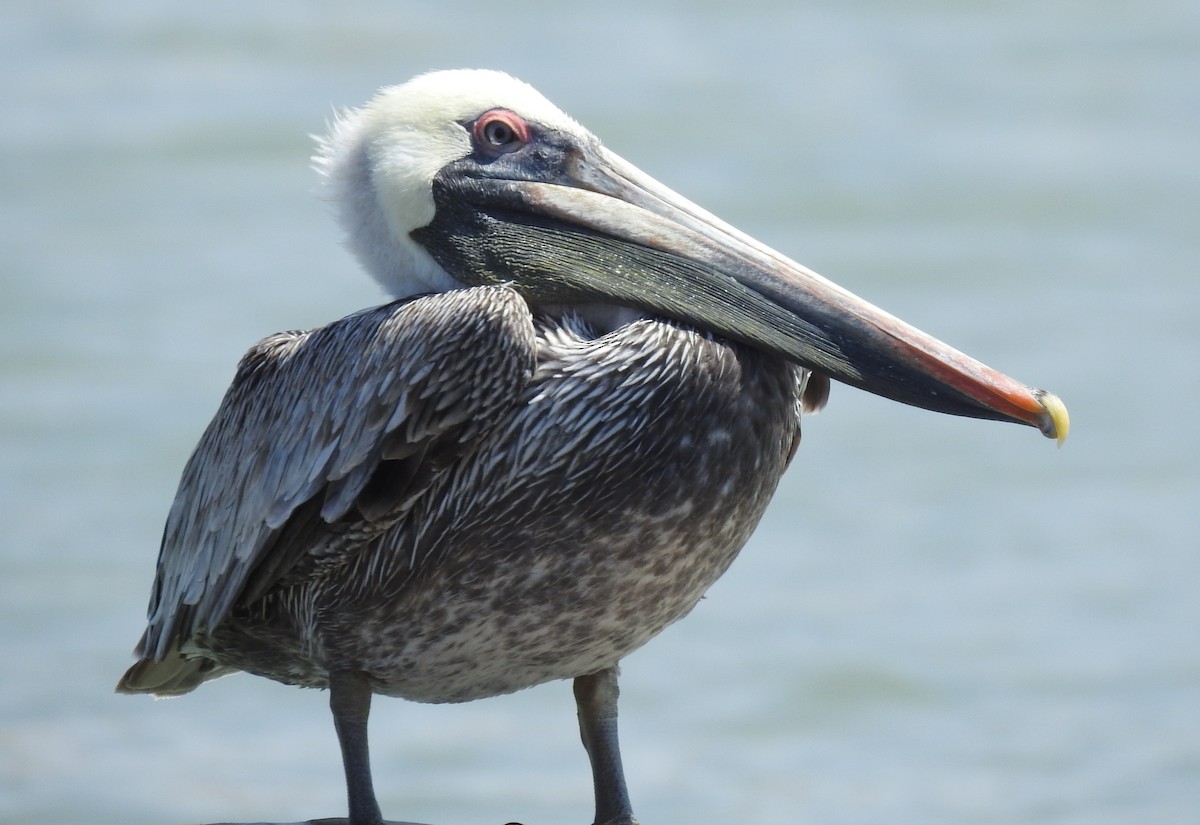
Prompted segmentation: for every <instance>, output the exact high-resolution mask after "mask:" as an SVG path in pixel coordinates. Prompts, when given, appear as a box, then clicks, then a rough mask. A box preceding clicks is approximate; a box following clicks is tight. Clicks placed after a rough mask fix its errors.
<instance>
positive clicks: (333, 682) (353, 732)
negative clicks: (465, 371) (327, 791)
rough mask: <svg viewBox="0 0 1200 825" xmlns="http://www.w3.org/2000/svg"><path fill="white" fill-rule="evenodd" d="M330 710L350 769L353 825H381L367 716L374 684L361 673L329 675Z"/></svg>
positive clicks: (352, 671) (349, 779)
mask: <svg viewBox="0 0 1200 825" xmlns="http://www.w3.org/2000/svg"><path fill="white" fill-rule="evenodd" d="M329 709H330V710H331V711H333V725H334V727H335V728H337V736H338V744H339V745H341V746H342V765H343V767H345V769H346V794H347V796H348V797H349V799H350V819H349V825H381V823H382V822H383V816H382V815H381V814H380V813H379V803H378V802H376V801H375V788H374V787H373V786H372V784H371V757H370V754H369V753H368V751H367V716H368V715H369V714H370V712H371V685H370V684H369V683H368V682H367V677H366V674H364V673H362V672H361V671H358V670H340V671H334V672H331V673H330V674H329Z"/></svg>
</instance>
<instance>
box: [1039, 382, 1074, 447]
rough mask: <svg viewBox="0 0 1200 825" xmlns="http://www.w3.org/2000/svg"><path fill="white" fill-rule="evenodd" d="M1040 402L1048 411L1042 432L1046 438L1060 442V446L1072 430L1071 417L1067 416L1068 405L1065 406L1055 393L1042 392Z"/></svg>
mask: <svg viewBox="0 0 1200 825" xmlns="http://www.w3.org/2000/svg"><path fill="white" fill-rule="evenodd" d="M1038 402H1039V403H1040V404H1041V405H1042V408H1043V409H1044V410H1045V411H1046V418H1047V420H1046V422H1045V424H1044V426H1043V427H1042V432H1043V433H1045V435H1046V437H1048V438H1053V439H1056V440H1057V441H1058V446H1060V447H1061V446H1062V443H1063V442H1064V441H1066V440H1067V433H1068V432H1069V431H1070V429H1071V416H1070V415H1068V414H1067V405H1066V404H1064V403H1063V402H1062V401H1061V400H1060V399H1059V397H1058V396H1057V395H1055V394H1054V393H1050V392H1046V391H1045V390H1043V391H1042V394H1041V395H1040V396H1039V397H1038Z"/></svg>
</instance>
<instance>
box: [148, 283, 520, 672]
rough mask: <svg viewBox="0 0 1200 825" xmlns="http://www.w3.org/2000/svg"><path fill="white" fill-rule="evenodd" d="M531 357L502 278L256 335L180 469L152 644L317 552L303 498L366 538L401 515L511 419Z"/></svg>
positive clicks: (204, 624)
mask: <svg viewBox="0 0 1200 825" xmlns="http://www.w3.org/2000/svg"><path fill="white" fill-rule="evenodd" d="M533 367H534V331H533V321H532V317H531V315H530V312H529V309H528V307H527V306H526V304H525V302H524V301H523V300H522V299H521V298H520V297H519V296H518V295H517V294H516V293H515V292H513V291H512V290H511V289H509V288H507V287H502V286H501V287H496V286H492V287H478V288H474V289H464V290H458V291H453V292H448V293H443V294H439V295H431V296H425V297H421V298H417V299H414V300H411V301H407V302H401V303H394V304H389V305H387V306H383V307H378V308H376V309H371V310H366V311H363V312H360V313H357V314H355V315H351V316H349V317H347V318H344V319H342V320H340V321H337V322H335V323H333V324H330V325H328V326H326V327H321V328H319V329H316V330H312V331H308V332H285V333H280V334H278V335H273V336H271V337H269V338H266V339H264V340H263V341H261V342H259V343H258V344H257V345H255V346H254V347H253V348H252V349H251V350H250V351H249V352H248V353H246V355H245V356H244V357H243V358H242V360H241V363H240V364H239V365H238V370H237V374H236V376H235V377H234V380H233V384H232V385H231V386H230V388H229V390H228V391H227V392H226V394H225V397H224V399H223V401H222V402H221V406H220V409H219V410H218V411H217V414H216V416H215V417H214V418H213V421H212V423H211V424H209V426H208V429H207V430H206V431H205V433H204V435H203V437H202V438H201V440H200V443H199V444H198V445H197V447H196V450H195V452H194V453H193V455H192V457H191V459H190V460H189V461H188V463H187V466H186V467H185V469H184V471H183V477H182V479H181V480H180V484H179V489H178V491H177V493H176V497H175V502H174V504H173V505H172V507H171V512H170V515H169V516H168V519H167V525H166V529H165V531H164V535H163V543H162V549H161V550H160V553H159V561H158V572H157V576H156V579H155V585H154V591H153V593H152V595H151V601H150V608H149V626H148V629H147V631H146V635H145V637H144V638H143V640H142V643H141V645H140V646H139V648H140V649H139V653H140V654H141V655H142V656H144V657H146V658H149V659H156V660H157V659H162V658H163V657H164V656H165V655H166V654H167V652H168V651H169V650H171V649H172V648H178V647H180V646H181V645H182V644H183V643H185V642H186V641H187V640H188V639H189V638H191V637H192V636H193V635H194V634H196V633H197V632H201V631H204V630H209V629H212V628H215V627H216V626H217V625H218V624H219V623H220V622H221V620H222V619H223V618H224V617H225V616H226V615H227V613H228V612H229V610H230V608H231V607H232V606H233V605H234V604H235V603H237V602H238V601H239V599H245V598H246V597H247V591H248V590H249V591H253V592H252V595H256V594H259V593H261V592H262V591H264V590H265V589H266V588H268V587H269V586H270V585H271V584H273V583H274V582H277V581H278V580H279V579H280V578H282V577H283V576H284V575H286V573H287V572H288V570H289V568H290V567H291V565H292V564H293V563H294V562H295V561H297V560H299V559H300V558H302V557H303V556H304V554H305V553H306V552H312V551H313V550H314V548H311V547H308V546H306V545H305V544H304V543H303V541H298V540H297V539H298V538H300V537H298V536H297V535H294V534H285V533H284V531H285V530H286V529H287V526H288V523H289V520H291V519H293V518H294V517H295V518H299V516H298V515H297V513H298V510H301V508H303V512H304V513H306V514H307V517H308V518H319V519H320V520H321V521H323V522H325V523H326V524H334V523H336V522H339V520H344V519H353V520H355V522H356V525H355V529H356V530H358V531H360V534H361V535H370V534H371V530H372V529H373V526H374V529H377V530H382V529H386V527H388V526H390V525H391V524H394V523H395V521H396V520H397V518H399V517H400V516H401V515H402V513H403V510H404V508H406V507H407V506H408V505H409V504H410V503H411V502H412V500H413V499H414V498H415V497H416V496H417V495H419V494H420V491H421V489H423V487H424V486H425V485H426V484H428V482H429V480H430V479H431V478H432V477H433V476H434V475H435V474H436V473H437V472H438V471H440V469H441V468H442V467H444V466H446V464H447V462H449V461H452V460H453V459H454V458H455V457H457V456H458V455H461V454H462V453H463V452H465V451H467V450H469V449H470V448H471V445H472V444H473V443H474V442H475V441H477V440H478V439H479V438H480V437H481V436H483V435H484V434H486V433H487V432H488V430H489V429H490V428H491V427H492V426H494V425H495V423H496V422H498V421H499V420H502V417H503V416H504V414H505V413H506V412H507V411H508V410H510V409H511V408H512V407H513V406H514V404H515V403H516V401H517V399H518V397H519V396H520V392H521V390H522V388H523V387H524V386H525V385H526V384H527V383H528V381H529V378H530V376H531V375H532V372H533ZM395 468H400V469H399V471H397V470H396V469H395ZM389 469H390V470H391V472H390V474H389V473H386V472H384V471H385V470H389ZM380 475H383V476H384V477H385V480H386V481H387V482H388V483H386V484H380V483H378V480H379V477H380ZM373 479H374V480H375V482H376V483H374V484H373V483H372V482H373ZM381 487H383V488H386V489H384V490H383V491H381V490H380V489H379V488H381ZM296 532H299V531H293V533H296ZM281 535H284V536H285V537H286V539H287V540H286V541H284V540H281V538H280V537H281Z"/></svg>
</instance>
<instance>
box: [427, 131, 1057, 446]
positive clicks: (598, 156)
mask: <svg viewBox="0 0 1200 825" xmlns="http://www.w3.org/2000/svg"><path fill="white" fill-rule="evenodd" d="M542 171H543V173H544V172H545V170H542ZM434 199H435V203H436V204H437V216H438V217H437V218H435V220H434V223H433V224H431V225H430V226H429V227H426V228H424V229H421V230H418V231H417V232H416V233H414V236H415V237H416V238H417V239H418V240H419V241H420V242H421V243H422V244H424V245H425V246H426V248H428V249H429V250H430V252H431V253H432V254H433V255H434V257H435V258H437V259H438V261H439V263H441V264H442V265H443V266H446V267H447V269H448V270H450V271H451V272H452V273H454V274H455V275H456V276H458V277H460V278H462V279H464V280H465V281H466V282H468V283H483V282H510V283H512V284H514V285H515V286H516V288H518V289H519V290H521V291H522V292H524V293H525V294H526V295H527V296H529V297H530V299H531V300H533V301H535V302H541V303H571V302H601V303H615V304H623V305H627V306H633V307H637V308H640V309H643V310H646V311H649V312H652V313H655V314H659V315H663V316H666V317H670V318H674V319H676V320H680V321H683V322H686V323H690V324H693V325H695V326H697V327H700V328H702V329H706V330H710V331H712V332H715V333H718V334H720V335H723V336H727V337H729V338H732V339H734V340H737V341H741V342H743V343H745V344H748V345H750V346H752V347H755V348H757V349H760V350H765V351H767V352H771V353H775V354H777V355H780V356H783V357H785V358H787V359H789V360H791V361H794V362H796V363H798V364H801V365H803V366H805V367H808V368H810V369H813V370H816V371H817V372H820V373H823V374H825V375H828V376H829V377H831V378H835V379H837V380H839V381H842V382H844V383H846V384H850V385H852V386H855V387H859V388H861V389H864V390H867V391H869V392H873V393H876V394H878V395H882V396H884V397H886V398H891V399H893V400H896V401H900V402H902V403H904V404H911V405H913V406H917V407H923V408H926V409H930V410H935V411H938V412H945V413H951V414H954V415H964V416H971V417H974V418H989V419H995V420H1001V421H1013V422H1017V423H1021V424H1028V425H1030V426H1033V427H1037V428H1038V429H1039V430H1041V431H1042V433H1044V434H1045V435H1046V436H1047V437H1050V438H1057V439H1058V441H1059V442H1060V443H1061V442H1062V441H1063V439H1065V438H1066V435H1067V430H1068V427H1069V420H1068V417H1067V411H1066V407H1065V406H1064V405H1063V403H1062V402H1061V401H1059V399H1058V398H1057V397H1056V396H1054V395H1052V394H1051V393H1048V392H1046V391H1045V390H1039V389H1032V388H1030V387H1027V386H1025V385H1024V384H1021V383H1019V382H1017V381H1015V380H1013V379H1011V378H1009V377H1008V376H1006V375H1003V374H1001V373H999V372H997V371H995V370H993V369H991V368H990V367H988V366H986V365H984V364H982V363H980V362H979V361H976V360H974V359H973V358H971V357H969V356H967V355H964V354H963V353H961V352H959V351H957V350H955V349H953V348H951V347H949V346H947V345H946V344H943V343H942V342H941V341H938V340H937V339H935V338H932V337H931V336H929V335H926V334H925V333H923V332H921V331H920V330H919V329H916V328H915V327H913V326H910V325H909V324H906V323H905V322H903V321H901V320H900V319H899V318H896V317H894V316H893V315H890V314H889V313H887V312H885V311H883V310H882V309H879V308H878V307H875V306H873V305H872V304H870V303H868V302H866V301H864V300H863V299H861V298H859V297H858V296H856V295H854V294H852V293H850V292H848V291H846V290H845V289H842V288H841V287H839V286H838V285H837V284H834V283H833V282H831V281H829V280H827V279H825V278H823V277H821V276H820V275H818V274H817V273H815V272H813V271H811V270H810V269H807V268H806V267H804V266H801V265H800V264H798V263H796V262H795V261H792V260H790V259H789V258H787V257H785V256H784V255H781V254H780V253H778V252H776V251H774V250H772V249H770V248H768V247H766V246H764V245H763V244H760V243H759V242H757V241H755V240H754V239H753V238H750V237H749V236H747V235H745V234H744V233H742V232H740V231H738V230H737V229H734V228H733V227H732V226H729V225H728V224H726V223H724V222H722V221H721V220H719V219H718V218H716V217H714V216H713V215H711V214H709V213H708V212H706V211H704V210H703V209H701V208H700V207H698V206H696V205H695V204H693V203H691V202H690V201H688V200H686V199H685V198H683V197H681V196H680V195H678V194H676V193H675V192H673V191H671V190H670V189H668V188H666V187H665V186H663V185H662V184H660V183H658V182H657V181H655V180H654V179H652V178H650V177H649V176H647V175H645V174H644V173H642V172H641V171H640V170H638V169H637V168H636V167H634V166H633V165H632V164H630V163H628V162H626V161H624V160H622V159H621V158H620V157H618V156H617V155H615V154H613V153H612V152H609V151H607V150H606V149H604V148H602V147H600V146H593V147H589V148H587V149H577V150H575V151H573V152H571V153H569V155H567V157H566V160H565V161H564V162H563V163H562V164H561V165H559V167H558V169H557V171H556V172H555V173H554V174H552V175H546V174H542V175H538V176H535V175H530V176H529V177H524V176H522V177H521V178H519V179H514V177H504V178H495V177H490V176H476V175H472V176H470V177H467V178H463V177H454V176H447V177H445V178H441V177H439V178H438V179H435V181H434Z"/></svg>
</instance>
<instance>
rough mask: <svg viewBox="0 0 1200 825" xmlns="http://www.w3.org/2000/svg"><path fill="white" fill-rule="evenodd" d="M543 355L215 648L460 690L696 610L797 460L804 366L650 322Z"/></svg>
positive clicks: (575, 323)
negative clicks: (475, 421)
mask: <svg viewBox="0 0 1200 825" xmlns="http://www.w3.org/2000/svg"><path fill="white" fill-rule="evenodd" d="M535 348H536V368H535V369H534V371H533V373H532V375H531V376H530V377H529V379H528V381H527V382H526V383H525V384H524V385H523V386H522V387H521V388H520V390H519V391H518V392H517V393H516V394H515V395H514V397H513V399H512V401H513V403H512V405H511V406H510V407H508V408H506V409H505V411H504V412H503V413H501V414H499V415H497V416H496V417H495V418H494V419H493V422H492V425H491V426H490V427H489V428H488V429H486V431H485V432H482V433H481V434H480V436H479V438H478V439H477V440H476V441H474V442H472V443H471V444H470V445H468V446H467V447H466V448H465V449H463V450H461V451H460V452H458V453H456V454H454V455H452V456H449V457H448V458H446V459H444V460H445V465H444V466H443V467H441V468H440V469H439V471H438V472H437V473H436V474H433V475H432V476H430V477H429V478H428V480H427V483H426V484H424V485H423V486H421V487H420V488H419V490H418V491H417V494H416V495H415V496H410V498H409V499H408V500H406V501H405V502H404V504H403V507H402V508H401V511H400V514H399V517H398V518H395V519H394V521H392V522H391V523H389V524H388V526H387V528H386V529H384V530H382V531H379V532H378V533H376V534H375V535H372V536H369V537H367V538H365V539H363V540H361V541H356V542H352V543H349V544H338V543H337V542H333V543H330V542H326V543H325V545H324V549H323V550H322V552H321V553H320V554H313V553H309V554H308V555H307V556H306V557H305V558H304V559H302V560H300V561H299V562H298V563H295V564H294V565H293V567H292V569H291V571H290V573H289V575H288V576H287V577H284V578H282V579H281V580H280V584H278V585H277V586H276V587H275V588H274V589H272V590H269V591H268V592H266V593H264V595H263V596H262V597H261V598H259V599H257V600H256V603H255V604H250V605H245V606H244V607H243V608H241V609H240V610H238V611H235V613H234V614H233V615H232V616H231V617H230V619H229V620H228V621H227V622H226V623H225V625H224V626H223V627H222V629H221V631H220V632H219V633H217V634H216V635H215V637H214V638H212V639H211V640H210V641H209V643H208V645H207V646H208V647H209V648H210V650H211V655H213V656H214V657H215V658H218V659H219V660H221V661H222V662H223V663H225V664H228V665H231V666H235V667H239V668H241V669H245V670H250V671H253V672H257V673H260V674H262V675H267V676H270V677H271V678H275V679H280V680H282V681H292V682H297V683H301V684H311V685H321V684H323V682H324V678H325V672H326V670H327V669H328V668H329V667H356V668H361V669H363V670H365V671H367V672H368V673H369V674H370V675H371V677H372V679H373V681H374V683H375V687H376V689H377V690H378V691H379V692H382V693H388V694H393V695H398V696H404V697H406V698H410V699H417V700H423V701H460V700H467V699H473V698H478V697H480V696H487V695H493V694H496V693H503V692H507V691H512V690H516V689H520V688H522V687H526V686H529V685H532V684H536V683H538V682H542V681H547V680H549V679H555V678H567V677H570V676H575V675H580V674H583V673H589V672H593V671H595V670H598V669H599V668H601V667H604V666H606V665H609V664H612V663H614V662H616V661H617V660H619V659H620V658H621V657H623V656H624V655H626V654H627V653H629V652H630V651H632V650H633V649H635V648H637V647H638V646H640V645H641V644H644V643H645V642H646V641H647V640H648V639H649V638H651V637H652V636H654V635H655V634H657V633H658V632H659V631H661V630H662V629H663V628H664V627H666V626H667V625H668V624H670V623H671V622H673V621H675V620H677V619H678V618H680V617H681V616H683V615H685V614H686V613H687V612H688V611H689V610H690V609H691V608H692V607H693V606H694V605H695V604H696V602H697V601H698V600H699V598H700V597H701V595H703V593H704V591H705V590H707V589H708V587H709V586H710V585H711V584H712V583H713V582H714V581H715V580H716V579H717V578H718V577H719V576H720V575H721V573H723V572H724V570H725V569H726V568H727V567H728V565H729V563H730V562H731V561H732V560H733V558H734V556H736V554H737V552H738V550H740V548H741V547H742V545H743V544H744V543H745V541H746V539H747V538H748V537H749V535H750V533H751V531H752V530H753V528H754V526H755V525H756V524H757V522H758V520H759V518H760V516H761V514H762V512H763V509H764V508H765V506H766V504H767V501H768V500H769V498H770V496H771V494H772V493H773V491H774V489H775V486H776V483H777V482H778V480H779V477H780V476H781V474H782V472H783V470H784V469H785V468H786V466H787V463H788V461H789V460H790V457H791V455H792V452H793V450H794V448H795V444H796V440H797V439H798V437H799V411H800V410H799V405H800V394H801V389H802V382H803V380H804V378H805V377H806V372H805V371H803V370H800V369H799V368H796V367H793V366H791V365H789V364H787V363H785V362H783V361H781V360H779V359H777V358H774V357H770V356H765V355H762V354H760V353H758V352H756V351H754V350H751V349H749V348H746V347H743V346H741V345H737V344H732V343H730V342H727V341H722V340H719V339H716V338H713V337H712V336H709V335H707V334H705V333H703V332H699V331H696V330H693V329H689V328H686V327H682V326H679V325H676V324H673V323H668V322H664V321H658V320H650V319H643V320H637V321H633V322H630V323H626V324H623V325H621V326H619V327H617V328H616V329H614V330H612V331H609V332H606V333H604V334H599V335H597V334H595V333H594V332H593V331H592V330H590V329H589V328H588V326H587V324H585V323H584V322H583V321H581V320H580V319H579V318H577V317H574V316H571V315H569V314H568V315H566V316H565V317H557V318H538V319H537V325H536V342H535ZM457 357H459V358H463V359H467V358H472V357H475V356H474V354H473V353H470V352H462V353H460V354H459V355H458V356H457ZM482 380H487V377H486V376H484V377H482ZM384 509H386V508H384ZM309 526H311V525H309ZM334 527H335V528H336V525H334ZM297 539H299V537H297ZM330 548H333V551H332V552H331V551H330Z"/></svg>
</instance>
